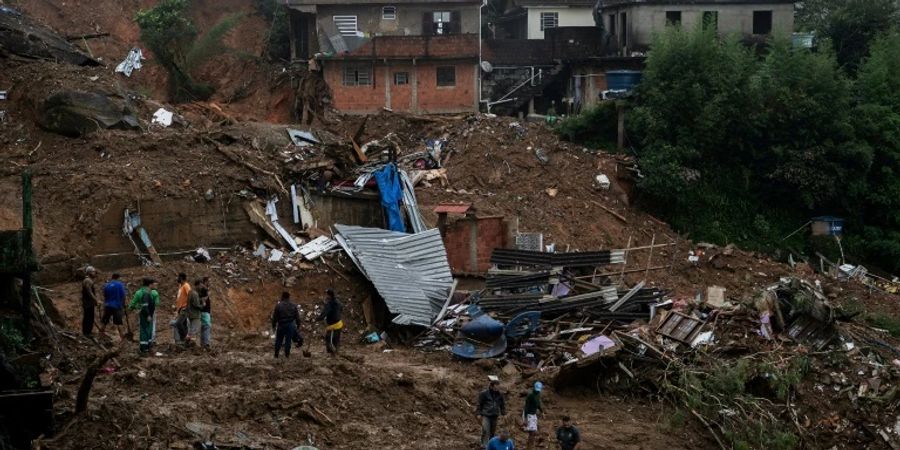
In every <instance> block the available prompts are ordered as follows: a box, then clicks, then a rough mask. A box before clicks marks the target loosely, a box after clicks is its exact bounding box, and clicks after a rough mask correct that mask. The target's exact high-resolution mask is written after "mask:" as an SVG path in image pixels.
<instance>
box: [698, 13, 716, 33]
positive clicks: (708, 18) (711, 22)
mask: <svg viewBox="0 0 900 450" xmlns="http://www.w3.org/2000/svg"><path fill="white" fill-rule="evenodd" d="M700 22H701V23H700V25H701V26H702V27H703V29H704V30H712V31H719V11H716V10H707V11H703V12H702V13H701V14H700Z"/></svg>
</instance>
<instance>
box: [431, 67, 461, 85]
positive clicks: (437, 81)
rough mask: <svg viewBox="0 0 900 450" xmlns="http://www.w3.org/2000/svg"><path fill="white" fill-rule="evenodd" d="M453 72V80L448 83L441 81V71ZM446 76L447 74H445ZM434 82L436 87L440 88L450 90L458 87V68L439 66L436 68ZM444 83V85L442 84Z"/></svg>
mask: <svg viewBox="0 0 900 450" xmlns="http://www.w3.org/2000/svg"><path fill="white" fill-rule="evenodd" d="M442 69H443V70H447V69H449V70H451V71H452V74H453V79H452V80H451V81H450V82H448V81H447V80H446V79H445V80H444V81H443V82H442V81H441V70H442ZM445 76H446V74H445ZM434 81H435V85H437V87H439V88H444V89H450V88H455V87H456V66H437V67H435V68H434ZM442 83H443V84H442Z"/></svg>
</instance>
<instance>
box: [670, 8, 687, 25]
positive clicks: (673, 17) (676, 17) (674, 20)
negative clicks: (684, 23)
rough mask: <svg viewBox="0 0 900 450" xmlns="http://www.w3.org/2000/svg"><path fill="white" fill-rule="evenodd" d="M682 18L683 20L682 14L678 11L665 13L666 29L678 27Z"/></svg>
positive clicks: (673, 10)
mask: <svg viewBox="0 0 900 450" xmlns="http://www.w3.org/2000/svg"><path fill="white" fill-rule="evenodd" d="M682 18H683V14H682V12H681V10H680V9H672V10H669V11H666V26H667V27H680V26H681V20H682Z"/></svg>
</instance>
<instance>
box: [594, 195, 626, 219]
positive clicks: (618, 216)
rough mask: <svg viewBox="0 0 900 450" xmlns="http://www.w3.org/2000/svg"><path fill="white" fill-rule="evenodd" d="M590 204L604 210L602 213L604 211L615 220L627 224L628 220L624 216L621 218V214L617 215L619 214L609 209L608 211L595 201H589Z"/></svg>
mask: <svg viewBox="0 0 900 450" xmlns="http://www.w3.org/2000/svg"><path fill="white" fill-rule="evenodd" d="M591 203H593V204H595V205H597V206H599V207H600V208H601V209H602V210H604V211H606V212H608V213H610V214H612V215H613V217H615V218H616V219H619V220H621V221H622V222H623V223H628V219H626V218H625V216H623V215H621V214H619V213H617V212H615V211H613V210H611V209H609V208H607V207H605V206H603V205H601V204H600V202H598V201H596V200H591Z"/></svg>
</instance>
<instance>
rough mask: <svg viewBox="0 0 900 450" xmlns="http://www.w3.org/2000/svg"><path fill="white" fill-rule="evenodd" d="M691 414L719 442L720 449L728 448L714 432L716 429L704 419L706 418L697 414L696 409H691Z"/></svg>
mask: <svg viewBox="0 0 900 450" xmlns="http://www.w3.org/2000/svg"><path fill="white" fill-rule="evenodd" d="M691 414H693V415H694V417H696V418H697V420H699V421H700V422H701V423H702V424H703V425H705V426H706V428H707V429H708V430H709V433H710V434H712V436H713V438H715V439H716V442H717V443H718V444H719V447H720V448H721V449H722V450H726V449H727V448H728V447H725V444H724V443H722V440H721V439H719V435H718V434H717V433H716V430H713V427H712V426H711V425H710V424H709V422H707V421H706V419H704V418H703V416H701V415H700V414H697V411H694V410H693V409H692V410H691Z"/></svg>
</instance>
